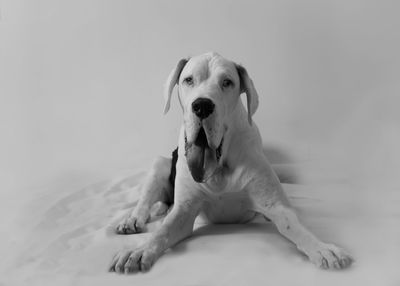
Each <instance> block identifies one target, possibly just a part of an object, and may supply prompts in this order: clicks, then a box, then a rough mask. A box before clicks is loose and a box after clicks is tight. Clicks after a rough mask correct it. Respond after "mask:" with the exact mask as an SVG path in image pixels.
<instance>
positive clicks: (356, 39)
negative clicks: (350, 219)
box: [0, 1, 400, 189]
mask: <svg viewBox="0 0 400 286" xmlns="http://www.w3.org/2000/svg"><path fill="white" fill-rule="evenodd" d="M399 8H400V5H398V4H397V3H396V2H394V1H323V2H321V1H301V2H300V1H246V3H244V2H242V1H3V2H2V6H1V13H2V14H1V22H0V23H1V26H0V29H1V46H0V49H1V53H0V57H1V65H0V80H1V84H0V95H1V105H0V106H1V107H0V108H1V113H0V116H1V123H0V124H1V143H0V144H1V146H2V147H1V148H0V152H1V153H0V154H1V158H2V159H1V161H0V164H1V169H0V171H1V172H0V173H1V184H2V186H5V187H6V188H7V189H19V188H22V187H23V188H25V187H30V186H32V185H41V184H43V183H48V182H49V181H53V180H57V179H63V180H64V179H65V180H68V178H72V179H73V178H75V177H76V176H78V177H79V176H80V174H93V173H96V172H103V171H110V170H115V169H119V168H129V167H131V166H133V165H136V164H137V161H143V162H147V161H148V160H150V158H151V157H154V155H155V154H163V155H168V154H169V152H170V150H172V149H173V148H174V146H175V144H176V135H177V130H178V126H179V120H180V110H179V108H178V106H177V105H174V106H173V108H172V112H171V113H170V114H168V115H167V116H165V117H164V116H163V115H162V104H163V103H162V87H163V82H164V80H165V78H166V76H167V74H168V72H169V71H170V69H172V67H173V66H174V64H175V63H176V61H177V60H178V59H180V58H181V57H186V56H190V55H195V54H198V53H203V52H206V51H210V50H213V51H217V52H219V53H221V54H222V55H224V56H226V57H228V58H231V59H233V60H236V61H238V62H240V63H242V64H243V65H244V66H246V67H247V68H248V70H249V73H250V75H251V76H252V77H253V79H254V82H255V84H256V88H257V89H258V92H259V94H260V96H261V99H260V101H261V105H260V109H259V110H258V112H257V114H256V116H255V120H256V122H258V125H259V127H260V129H261V131H262V134H263V136H264V140H265V141H266V142H271V143H273V144H274V146H279V148H283V149H284V150H285V152H288V153H289V154H291V155H292V156H294V157H295V158H296V159H298V160H308V159H310V158H315V157H317V158H320V157H321V156H322V155H324V156H325V155H328V156H329V158H335V159H340V161H341V164H342V165H349V164H350V163H351V164H353V163H354V162H356V165H357V169H359V168H361V169H362V170H358V171H357V172H362V173H363V172H365V171H372V170H373V171H378V172H379V170H380V169H381V168H382V167H385V173H386V172H387V171H389V172H390V173H391V174H396V173H397V171H398V170H399V168H398V167H399V155H400V152H399V151H398V148H397V146H398V145H399V143H400V132H399V129H400V128H399V122H400V115H399V114H400V113H399V112H398V111H397V109H398V106H399V102H400V100H399V97H400V94H399V91H400V81H399V80H398V79H399V72H400V69H399V61H400V57H399V53H398V51H399V50H400V33H399V28H400V20H399V17H398V11H399ZM175 103H176V102H175ZM331 155H334V156H331ZM349 159H350V160H349ZM371 165H375V166H371ZM382 165H384V166H382ZM386 166H389V168H386ZM394 168H397V169H396V171H394ZM365 169H368V170H365ZM376 169H377V170H376ZM390 170H392V171H393V173H392V172H391V171H390ZM396 177H397V176H396ZM4 189H5V188H4Z"/></svg>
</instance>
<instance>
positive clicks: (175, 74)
mask: <svg viewBox="0 0 400 286" xmlns="http://www.w3.org/2000/svg"><path fill="white" fill-rule="evenodd" d="M188 60H189V59H181V60H179V62H178V64H177V65H176V67H175V68H174V69H173V70H172V71H171V73H170V74H169V76H168V79H167V82H166V83H165V87H164V99H165V106H164V114H166V113H167V112H168V110H169V107H170V104H171V95H172V91H173V90H174V87H175V85H176V84H177V83H178V79H179V76H180V74H181V72H182V70H183V68H184V67H185V65H186V63H187V62H188Z"/></svg>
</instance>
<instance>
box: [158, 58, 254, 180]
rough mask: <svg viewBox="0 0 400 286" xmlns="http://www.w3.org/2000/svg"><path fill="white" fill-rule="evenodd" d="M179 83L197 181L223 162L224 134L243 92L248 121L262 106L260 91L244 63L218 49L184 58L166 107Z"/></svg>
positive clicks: (168, 86) (171, 84)
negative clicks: (256, 88)
mask: <svg viewBox="0 0 400 286" xmlns="http://www.w3.org/2000/svg"><path fill="white" fill-rule="evenodd" d="M175 85H178V98H179V102H180V105H181V107H182V110H183V116H184V128H185V154H186V159H187V162H188V166H189V169H190V172H191V174H192V177H193V179H194V180H195V181H196V182H203V181H205V180H206V179H207V178H208V177H209V176H210V175H212V174H213V173H214V171H215V169H216V168H217V167H218V166H219V164H220V158H221V157H222V155H223V152H224V148H223V147H224V144H225V143H226V142H225V143H224V135H225V133H226V131H227V130H228V129H229V128H230V125H231V123H232V122H233V120H232V119H233V116H235V112H238V111H237V110H238V109H237V106H238V103H239V101H240V94H241V93H246V96H247V112H248V118H247V120H248V123H249V124H250V125H251V124H252V115H253V114H254V113H255V111H256V109H257V107H258V95H257V92H256V90H255V88H254V85H253V82H252V80H251V79H250V77H249V76H248V74H247V71H246V69H245V68H244V67H242V66H240V65H238V64H235V63H234V62H232V61H229V60H227V59H225V58H223V57H222V56H220V55H218V54H216V53H207V54H203V55H200V56H196V57H192V58H190V59H181V60H180V61H179V62H178V64H177V66H176V67H175V68H174V69H173V70H172V71H171V73H170V75H169V77H168V80H167V83H166V87H165V108H164V113H167V112H168V110H169V107H170V101H171V94H172V91H173V89H174V87H175Z"/></svg>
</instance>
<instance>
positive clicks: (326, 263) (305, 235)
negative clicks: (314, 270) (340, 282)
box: [250, 171, 353, 269]
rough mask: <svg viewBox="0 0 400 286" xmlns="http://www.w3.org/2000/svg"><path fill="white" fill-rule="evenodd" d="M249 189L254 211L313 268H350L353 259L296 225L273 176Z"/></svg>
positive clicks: (297, 222) (287, 203)
mask: <svg viewBox="0 0 400 286" xmlns="http://www.w3.org/2000/svg"><path fill="white" fill-rule="evenodd" d="M271 172H272V171H271ZM264 174H265V173H264ZM251 189H252V191H251V192H250V193H251V195H252V196H253V204H254V207H255V209H256V211H257V212H260V213H262V214H263V215H264V216H265V217H267V218H268V219H270V220H271V221H272V222H273V223H274V224H275V225H276V227H277V229H278V231H279V232H280V233H281V234H282V235H283V236H285V237H286V238H287V239H289V240H290V241H292V242H293V243H294V244H295V245H296V246H297V248H298V249H299V250H300V251H301V252H303V253H305V254H306V255H307V256H308V257H309V259H310V260H311V261H312V262H313V263H314V264H316V265H317V266H319V267H321V268H325V269H327V268H336V269H342V268H346V267H347V266H349V265H350V264H351V262H352V261H353V259H352V258H351V256H350V255H348V254H347V253H346V252H345V251H344V250H343V249H341V248H339V247H337V246H336V245H333V244H329V243H324V242H322V241H321V240H319V239H318V238H317V237H316V236H315V235H314V234H312V233H311V232H310V231H309V230H308V229H307V228H306V227H304V226H303V225H302V224H301V223H300V221H299V219H298V217H297V215H296V213H295V211H294V209H293V208H292V207H291V206H290V204H289V202H288V200H287V198H286V196H285V194H284V192H283V189H282V186H281V185H280V183H279V181H278V179H277V178H276V177H275V175H274V174H270V176H267V178H266V179H265V177H264V179H261V180H254V182H253V184H252V186H251Z"/></svg>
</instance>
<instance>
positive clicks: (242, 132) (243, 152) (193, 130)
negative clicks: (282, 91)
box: [109, 53, 353, 274]
mask: <svg viewBox="0 0 400 286" xmlns="http://www.w3.org/2000/svg"><path fill="white" fill-rule="evenodd" d="M175 86H177V90H178V99H179V103H180V105H181V107H182V110H183V124H182V127H181V129H180V135H179V140H178V148H177V150H175V151H174V153H173V156H172V159H171V158H163V157H160V158H158V159H157V160H156V161H155V162H154V164H153V167H152V168H151V170H150V171H149V173H148V174H147V176H146V178H145V181H144V183H143V186H142V188H143V189H142V196H141V197H140V199H139V201H138V203H137V205H136V207H135V208H134V209H133V210H132V212H131V213H130V215H129V216H128V217H126V218H125V219H123V221H122V222H121V223H120V224H118V226H117V227H116V232H117V233H118V234H134V233H139V232H141V231H142V230H143V227H144V226H145V224H146V222H147V220H148V219H149V216H150V209H151V207H152V206H153V205H154V204H155V203H156V202H161V204H162V206H164V207H163V209H164V210H167V209H168V206H169V205H172V204H173V205H172V207H171V209H170V210H169V212H168V213H167V215H166V217H165V219H164V221H163V223H162V225H161V226H160V227H159V229H157V230H156V231H155V232H153V233H152V235H151V238H150V239H149V240H148V241H147V242H145V243H144V244H143V245H141V246H140V247H138V248H136V249H132V250H127V251H121V252H119V253H117V254H116V255H115V256H114V258H113V259H112V262H111V265H110V268H109V271H115V272H118V273H126V274H127V273H135V272H145V271H148V270H149V269H150V268H151V267H152V265H153V264H154V263H155V261H156V260H157V259H158V258H159V257H160V256H161V255H162V254H163V253H164V251H165V250H167V249H168V248H170V247H172V246H174V245H175V244H177V243H178V242H180V241H181V240H183V239H185V238H187V237H189V236H190V235H191V234H192V232H193V225H194V221H195V219H196V217H197V216H198V215H201V216H203V217H204V218H206V219H207V220H208V221H209V222H211V223H246V222H248V221H250V220H252V219H253V218H254V217H255V215H256V214H261V215H262V216H264V217H265V218H266V219H268V220H270V221H272V223H274V224H275V225H276V227H277V229H278V231H279V232H280V233H281V234H282V235H283V236H284V237H286V238H287V239H289V240H290V241H292V242H293V243H294V244H295V245H296V246H297V248H298V249H299V250H300V251H301V252H303V253H304V254H306V255H307V256H308V258H309V259H310V260H311V261H312V262H313V263H314V264H316V265H317V266H319V267H321V268H324V269H327V268H333V269H344V268H346V267H348V266H349V265H350V264H351V263H352V261H353V259H352V257H351V256H350V255H349V254H347V253H346V252H345V251H344V250H343V249H342V248H339V247H337V246H335V245H333V244H329V243H325V242H322V241H321V240H319V239H318V238H317V237H316V236H315V235H313V234H312V233H311V232H310V231H309V230H307V229H306V227H304V226H303V225H302V224H301V223H300V222H299V220H298V217H297V215H296V214H295V211H294V209H293V208H292V207H291V206H290V203H289V201H288V199H287V197H286V196H285V194H284V191H283V188H282V186H281V183H280V181H279V179H278V177H277V176H276V174H275V173H274V171H273V169H272V167H271V166H270V164H269V163H268V161H267V158H266V157H265V155H264V153H263V147H262V140H261V136H260V133H259V131H258V128H257V126H256V124H255V123H254V122H253V119H252V116H253V114H254V113H255V112H256V110H257V107H258V94H257V91H256V89H255V87H254V84H253V81H252V80H251V78H250V77H249V75H248V73H247V70H246V69H245V68H244V67H243V66H241V65H239V64H236V63H234V62H232V61H230V60H227V59H225V58H223V57H222V56H220V55H219V54H217V53H206V54H203V55H199V56H195V57H191V58H187V59H181V60H180V61H179V62H178V63H177V65H176V67H175V68H174V69H173V70H172V71H171V73H170V75H169V77H168V79H167V83H166V86H165V108H164V113H167V112H168V110H169V108H170V101H171V96H172V92H173V89H174V88H175ZM243 93H244V94H246V99H247V100H246V103H247V108H245V106H244V104H243V103H242V100H241V98H240V95H241V94H243Z"/></svg>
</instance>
